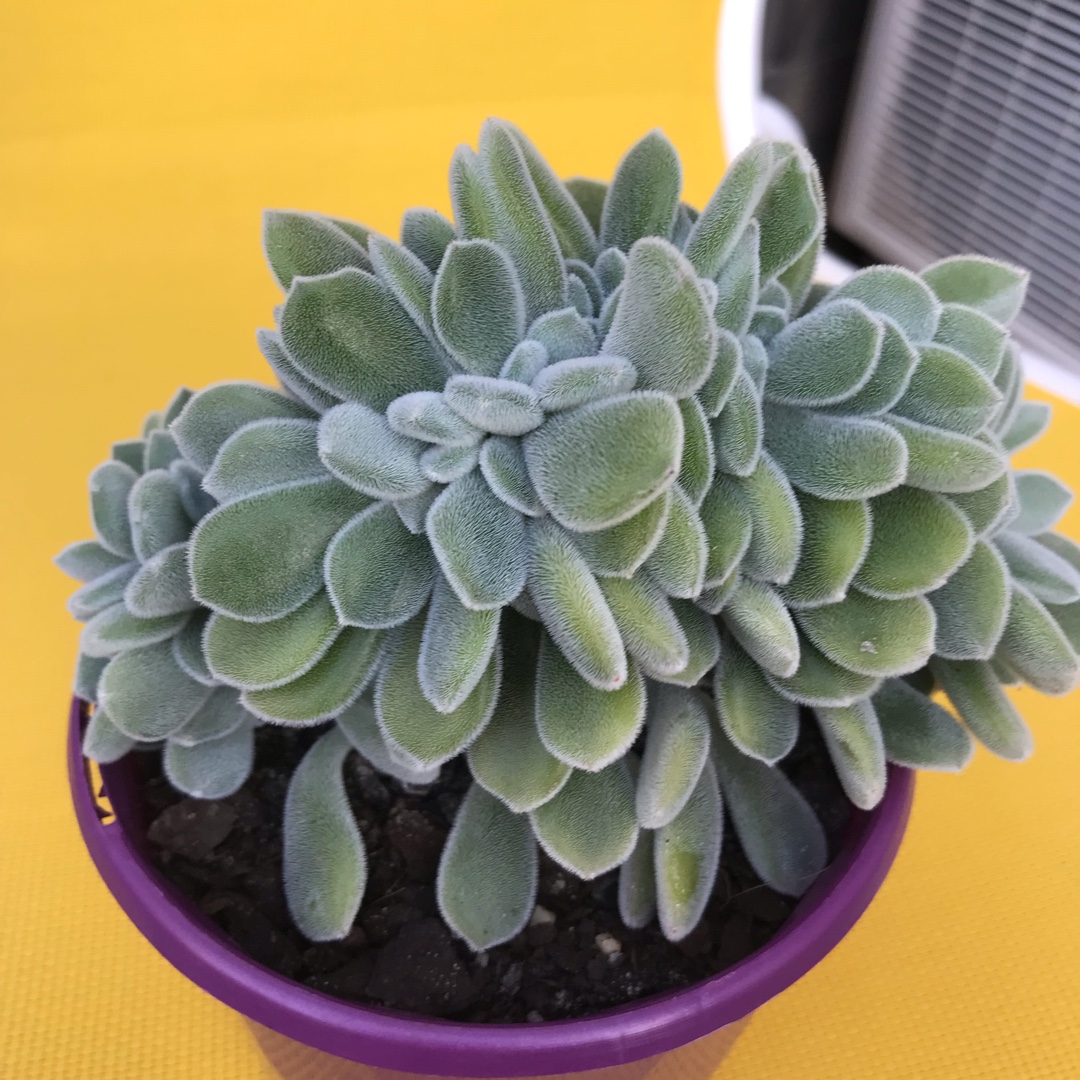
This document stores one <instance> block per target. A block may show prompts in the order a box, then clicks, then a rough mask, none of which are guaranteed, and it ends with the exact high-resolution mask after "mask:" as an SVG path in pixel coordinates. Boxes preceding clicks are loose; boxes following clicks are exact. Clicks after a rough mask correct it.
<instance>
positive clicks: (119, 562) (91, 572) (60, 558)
mask: <svg viewBox="0 0 1080 1080" xmlns="http://www.w3.org/2000/svg"><path fill="white" fill-rule="evenodd" d="M53 562H54V563H55V564H56V566H57V567H58V568H59V569H61V570H63V572H64V573H65V574H67V575H68V577H73V578H74V579H75V580H76V581H86V582H92V581H94V580H95V579H96V578H99V577H101V576H103V575H104V574H108V573H111V572H112V571H114V570H119V569H120V567H122V566H127V565H129V561H128V558H126V557H125V556H123V555H115V554H113V552H111V551H109V550H108V549H107V548H105V547H103V546H102V545H101V544H99V543H98V542H97V541H96V540H76V541H75V543H74V544H68V546H67V547H66V548H64V550H63V551H61V552H60V554H59V555H56V556H55V557H54V558H53Z"/></svg>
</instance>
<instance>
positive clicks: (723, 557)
mask: <svg viewBox="0 0 1080 1080" xmlns="http://www.w3.org/2000/svg"><path fill="white" fill-rule="evenodd" d="M700 514H701V522H702V524H703V526H704V527H705V539H706V541H707V543H708V546H709V554H708V559H707V561H706V563H705V581H704V585H705V588H710V589H711V588H714V587H715V586H717V585H719V584H720V583H721V582H723V581H725V580H727V579H728V578H729V577H730V576H731V575H732V574H733V573H734V571H735V569H736V568H737V567H738V565H739V563H740V562H741V560H742V558H743V556H744V555H745V554H746V550H747V548H748V547H749V545H750V534H751V528H752V520H753V519H752V518H751V515H750V510H749V508H748V507H747V504H746V497H745V495H744V494H743V491H742V489H741V486H740V485H739V484H738V482H737V481H736V480H735V479H733V478H732V477H728V476H724V475H722V474H721V475H717V477H716V478H715V480H714V481H713V486H712V487H711V488H710V489H709V491H708V494H706V496H705V498H704V500H703V501H702V504H701V509H700Z"/></svg>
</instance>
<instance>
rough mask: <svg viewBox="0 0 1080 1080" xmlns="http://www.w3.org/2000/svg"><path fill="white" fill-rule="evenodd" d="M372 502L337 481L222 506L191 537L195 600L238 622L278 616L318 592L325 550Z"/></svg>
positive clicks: (284, 488)
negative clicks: (347, 523) (346, 524)
mask: <svg viewBox="0 0 1080 1080" xmlns="http://www.w3.org/2000/svg"><path fill="white" fill-rule="evenodd" d="M368 504H369V500H368V499H367V498H365V497H364V496H363V495H360V494H358V493H357V492H355V491H353V490H352V489H351V488H349V487H347V486H346V485H344V484H339V483H338V482H337V481H336V480H322V481H318V482H316V483H312V484H298V485H293V486H290V487H283V488H277V489H275V490H272V491H264V492H261V493H259V494H258V495H250V496H248V497H247V498H246V499H239V500H237V501H236V502H232V503H227V504H226V505H224V506H219V507H218V508H217V509H216V510H214V511H213V512H212V513H210V514H208V515H207V516H206V517H204V518H203V519H202V521H201V522H200V523H199V525H198V527H197V528H196V530H195V532H194V533H193V534H192V538H191V550H190V558H191V563H190V565H191V578H192V584H193V591H194V594H195V598H196V599H197V600H199V601H200V602H201V603H203V604H206V605H207V607H211V608H214V609H215V610H217V611H222V612H224V613H225V614H226V615H232V616H233V617H234V618H237V619H250V620H252V621H256V622H267V621H269V620H271V619H279V618H281V616H283V615H287V614H288V613H289V612H290V611H295V610H296V609H297V608H298V607H300V605H301V604H303V603H305V602H306V601H307V600H310V599H311V597H313V596H314V595H315V593H316V592H318V590H319V589H320V588H321V587H322V580H323V566H322V563H323V552H324V550H325V548H326V545H327V544H328V543H329V542H330V541H331V539H333V537H334V534H335V533H337V531H338V530H339V529H340V528H341V527H342V526H343V525H344V524H345V523H346V522H347V521H348V520H349V519H350V518H352V517H354V516H355V515H356V514H358V513H359V512H360V511H361V510H363V509H364V508H365V507H366V506H367V505H368Z"/></svg>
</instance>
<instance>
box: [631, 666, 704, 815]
mask: <svg viewBox="0 0 1080 1080" xmlns="http://www.w3.org/2000/svg"><path fill="white" fill-rule="evenodd" d="M708 758H709V714H708V711H707V709H706V706H705V702H704V699H703V696H702V695H701V694H700V693H698V692H695V691H691V690H684V689H682V688H680V687H674V686H654V687H652V688H651V689H650V691H649V707H648V713H647V727H646V733H645V750H644V753H643V754H642V758H641V769H640V771H639V772H638V777H637V794H636V806H637V820H638V824H639V825H640V826H641V827H642V828H643V829H659V828H662V827H663V826H665V825H667V824H669V823H670V822H671V821H673V820H674V819H675V818H676V817H677V816H678V815H679V813H680V812H681V811H682V809H683V808H684V807H685V806H686V804H687V802H688V801H689V800H690V797H691V795H692V794H693V791H694V788H695V787H696V786H697V783H698V780H699V779H700V778H701V774H702V770H703V769H704V768H705V763H706V762H707V761H708Z"/></svg>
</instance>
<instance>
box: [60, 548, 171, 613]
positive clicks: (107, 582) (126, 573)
mask: <svg viewBox="0 0 1080 1080" xmlns="http://www.w3.org/2000/svg"><path fill="white" fill-rule="evenodd" d="M138 571H139V564H138V563H137V562H122V563H121V564H120V565H119V566H117V567H114V568H113V569H111V570H107V571H106V572H105V573H104V574H100V575H99V576H98V577H96V578H94V580H93V581H88V582H87V583H86V584H85V585H84V586H83V587H82V588H81V589H76V590H75V592H73V593H72V594H71V595H70V596H69V597H68V601H67V609H68V611H69V612H71V614H72V615H73V616H74V617H75V618H76V619H78V620H79V621H80V622H85V621H86V620H87V619H92V618H93V617H94V616H95V615H96V614H97V613H98V612H99V611H104V610H105V608H108V607H112V606H113V605H114V604H118V603H120V601H121V600H123V599H124V591H125V589H126V588H127V585H128V582H129V581H131V579H132V578H133V577H134V576H135V574H136V573H137V572H138ZM185 576H186V574H185ZM134 614H136V615H146V614H147V613H146V612H134ZM150 614H155V615H158V614H160V615H171V614H174V612H168V611H166V612H152V613H150Z"/></svg>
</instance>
